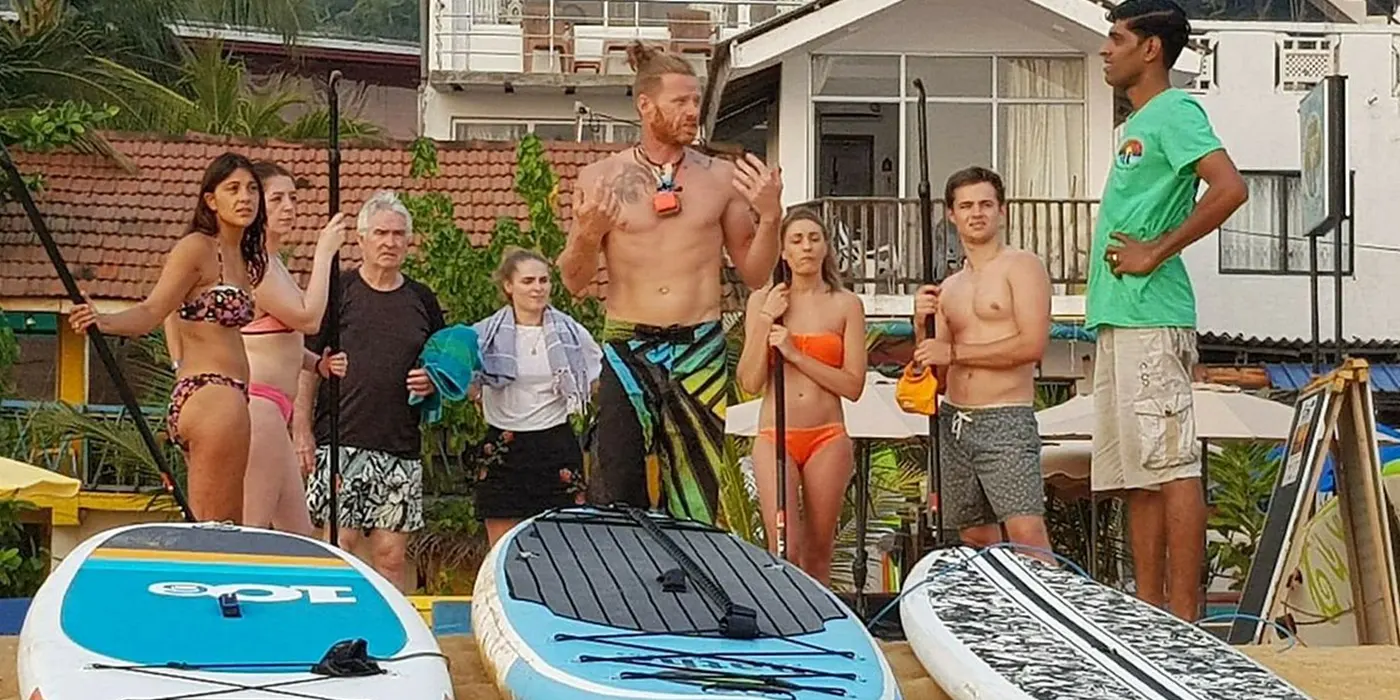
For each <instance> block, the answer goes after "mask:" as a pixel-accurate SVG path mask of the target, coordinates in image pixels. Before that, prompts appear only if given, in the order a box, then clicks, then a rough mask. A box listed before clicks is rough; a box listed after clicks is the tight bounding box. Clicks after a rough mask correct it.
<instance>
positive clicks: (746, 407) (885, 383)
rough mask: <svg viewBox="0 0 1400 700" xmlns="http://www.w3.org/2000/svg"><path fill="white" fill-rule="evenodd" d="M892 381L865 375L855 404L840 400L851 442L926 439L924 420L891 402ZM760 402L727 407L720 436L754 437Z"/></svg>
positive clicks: (893, 401) (748, 402)
mask: <svg viewBox="0 0 1400 700" xmlns="http://www.w3.org/2000/svg"><path fill="white" fill-rule="evenodd" d="M894 386H895V380H893V379H890V378H888V377H886V376H884V375H882V374H880V373H879V372H868V373H866V375H865V391H864V392H862V393H861V396H860V400H859V401H855V402H852V401H847V400H846V399H841V405H842V407H843V408H844V409H845V411H846V433H847V434H848V435H850V436H851V437H852V438H872V439H885V440H902V439H905V438H913V437H926V436H927V435H928V418H927V417H926V416H923V415H920V414H915V413H905V412H904V410H903V409H901V408H900V407H899V404H898V403H896V402H895V400H894ZM762 404H763V400H762V399H754V400H753V401H745V402H744V403H741V404H738V405H735V406H730V407H729V409H728V411H726V413H725V420H724V432H726V433H729V434H730V435H748V436H753V435H757V434H758V414H759V407H760V406H762Z"/></svg>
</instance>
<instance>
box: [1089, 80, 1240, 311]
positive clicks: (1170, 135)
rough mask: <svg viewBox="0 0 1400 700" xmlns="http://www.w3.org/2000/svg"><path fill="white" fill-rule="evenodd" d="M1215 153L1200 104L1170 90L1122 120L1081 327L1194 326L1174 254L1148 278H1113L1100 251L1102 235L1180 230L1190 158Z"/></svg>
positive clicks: (1188, 193) (1187, 282)
mask: <svg viewBox="0 0 1400 700" xmlns="http://www.w3.org/2000/svg"><path fill="white" fill-rule="evenodd" d="M1220 148H1222V146H1221V145H1220V139H1218V138H1216V136H1215V131H1214V130H1213V129H1211V126H1210V120H1209V119H1208V118H1207V117H1206V112H1205V110H1204V109H1202V108H1201V105H1200V103H1198V102H1196V99H1195V98H1193V97H1192V96H1191V95H1189V94H1188V93H1186V92H1185V91H1182V90H1178V89H1176V88H1172V89H1168V90H1166V91H1163V92H1162V93H1160V94H1158V95H1157V96H1156V97H1153V98H1152V99H1151V100H1149V101H1148V102H1147V104H1145V105H1143V106H1142V109H1139V110H1138V111H1137V112H1136V113H1135V114H1133V115H1132V116H1131V117H1129V118H1128V121H1127V122H1125V123H1124V125H1123V136H1122V138H1121V140H1120V141H1119V143H1118V149H1117V154H1116V155H1115V156H1114V158H1113V169H1112V170H1111V171H1109V174H1108V182H1107V184H1105V185H1104V192H1103V201H1102V202H1101V203H1100V204H1099V218H1098V223H1097V225H1096V226H1095V228H1094V243H1093V246H1092V247H1091V251H1090V254H1089V291H1088V294H1087V296H1086V298H1085V306H1086V310H1085V319H1084V321H1085V324H1084V325H1085V326H1086V327H1088V328H1094V327H1096V326H1117V327H1122V328H1167V327H1181V328H1195V327H1196V295H1195V293H1194V292H1193V291H1192V289H1191V277H1190V276H1189V275H1188V274H1187V273H1186V264H1185V263H1183V262H1182V260H1181V256H1180V255H1174V256H1172V257H1171V258H1170V259H1169V260H1167V261H1165V262H1163V263H1162V264H1161V265H1159V266H1158V267H1157V269H1155V270H1153V271H1152V272H1151V273H1150V274H1148V275H1145V276H1137V275H1123V276H1122V277H1116V276H1114V274H1113V272H1112V270H1111V268H1110V267H1109V265H1108V262H1107V261H1105V260H1104V253H1105V252H1107V250H1108V244H1109V243H1110V242H1112V239H1111V238H1109V235H1110V234H1113V233H1117V232H1122V233H1126V234H1128V235H1130V236H1132V237H1134V238H1137V239H1138V240H1144V241H1150V240H1154V239H1156V238H1160V237H1161V236H1162V235H1164V234H1166V233H1170V232H1171V231H1172V230H1173V229H1175V228H1176V227H1177V226H1179V225H1181V222H1182V221H1185V220H1186V217H1187V216H1188V215H1190V213H1191V210H1192V209H1193V208H1194V207H1195V206H1196V188H1197V185H1198V183H1199V182H1200V178H1199V177H1197V176H1196V161H1199V160H1200V159H1201V158H1202V157H1203V156H1205V155H1207V154H1209V153H1210V152H1212V151H1215V150H1219V149H1220Z"/></svg>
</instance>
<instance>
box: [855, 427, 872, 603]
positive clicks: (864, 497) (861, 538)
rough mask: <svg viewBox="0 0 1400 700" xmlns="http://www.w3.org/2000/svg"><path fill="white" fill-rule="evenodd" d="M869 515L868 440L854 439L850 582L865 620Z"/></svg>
mask: <svg viewBox="0 0 1400 700" xmlns="http://www.w3.org/2000/svg"><path fill="white" fill-rule="evenodd" d="M869 517H870V441H869V440H865V439H861V440H857V441H856V552H855V557H854V561H853V562H852V564H851V582H852V583H854V584H855V588H856V615H857V616H858V617H859V618H860V619H861V620H862V621H864V620H865V615H866V605H865V603H866V600H865V578H866V574H867V573H868V572H867V571H866V554H865V541H866V535H867V533H866V520H867V519H868V518H869Z"/></svg>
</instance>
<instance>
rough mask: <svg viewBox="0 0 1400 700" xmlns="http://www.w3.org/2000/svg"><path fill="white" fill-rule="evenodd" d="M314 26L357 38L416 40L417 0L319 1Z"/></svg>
mask: <svg viewBox="0 0 1400 700" xmlns="http://www.w3.org/2000/svg"><path fill="white" fill-rule="evenodd" d="M317 4H319V5H320V7H319V8H318V11H317V14H318V15H319V16H320V17H321V22H320V24H319V26H318V27H317V29H318V30H319V31H325V32H330V33H335V34H342V35H346V36H353V37H356V38H371V37H373V38H377V39H395V40H398V41H412V42H417V41H418V34H419V23H418V12H419V9H418V6H419V3H418V2H417V0H320V2H319V3H317Z"/></svg>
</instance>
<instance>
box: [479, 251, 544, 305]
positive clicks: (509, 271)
mask: <svg viewBox="0 0 1400 700" xmlns="http://www.w3.org/2000/svg"><path fill="white" fill-rule="evenodd" d="M526 260H536V261H538V262H539V263H540V264H542V265H544V267H545V269H546V270H548V269H549V261H548V260H545V258H544V256H543V255H540V254H539V253H536V252H535V251H533V250H530V249H528V248H521V247H519V246H509V247H507V248H506V249H505V251H504V252H502V253H501V264H499V265H497V266H496V271H495V272H493V273H491V279H492V280H494V281H495V282H496V285H497V286H498V287H500V288H501V295H502V296H504V297H505V298H506V301H510V300H511V299H510V294H507V293H506V282H507V281H509V280H510V278H512V277H514V276H515V271H516V270H517V269H519V267H520V263H523V262H525V261H526Z"/></svg>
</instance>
